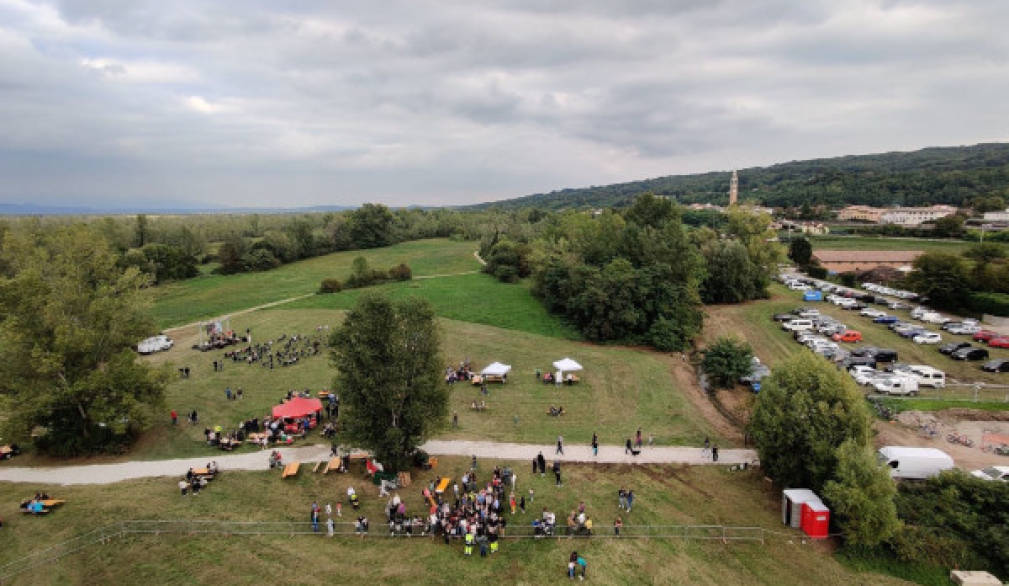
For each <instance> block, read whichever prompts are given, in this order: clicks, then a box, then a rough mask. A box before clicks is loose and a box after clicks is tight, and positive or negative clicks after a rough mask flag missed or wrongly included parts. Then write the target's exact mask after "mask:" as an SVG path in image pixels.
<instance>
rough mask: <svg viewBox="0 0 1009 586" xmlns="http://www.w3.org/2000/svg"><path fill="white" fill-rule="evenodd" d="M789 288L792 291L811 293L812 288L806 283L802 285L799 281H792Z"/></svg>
mask: <svg viewBox="0 0 1009 586" xmlns="http://www.w3.org/2000/svg"><path fill="white" fill-rule="evenodd" d="M788 288H789V289H791V290H792V291H809V289H810V286H809V285H807V284H805V283H800V282H798V281H792V282H791V283H789V284H788Z"/></svg>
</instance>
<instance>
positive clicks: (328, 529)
mask: <svg viewBox="0 0 1009 586" xmlns="http://www.w3.org/2000/svg"><path fill="white" fill-rule="evenodd" d="M327 506H328V505H327ZM326 535H327V536H329V537H332V536H333V518H332V517H330V518H328V519H326Z"/></svg>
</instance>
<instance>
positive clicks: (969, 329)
mask: <svg viewBox="0 0 1009 586" xmlns="http://www.w3.org/2000/svg"><path fill="white" fill-rule="evenodd" d="M946 331H948V332H949V333H951V334H958V335H967V336H971V335H974V334H976V333H978V332H980V331H981V328H980V327H979V326H974V325H969V324H957V325H955V326H950V327H948V328H946Z"/></svg>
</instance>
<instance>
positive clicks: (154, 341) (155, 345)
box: [137, 334, 175, 354]
mask: <svg viewBox="0 0 1009 586" xmlns="http://www.w3.org/2000/svg"><path fill="white" fill-rule="evenodd" d="M174 345H175V342H174V341H173V340H172V339H171V338H169V337H168V336H165V335H163V334H162V335H160V336H154V337H153V338H147V339H146V340H143V341H141V342H140V343H139V344H137V352H138V353H140V354H154V353H155V352H161V351H164V350H170V349H171V348H172V346H174Z"/></svg>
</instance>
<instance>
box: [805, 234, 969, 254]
mask: <svg viewBox="0 0 1009 586" xmlns="http://www.w3.org/2000/svg"><path fill="white" fill-rule="evenodd" d="M807 238H808V239H809V242H810V243H811V244H812V245H813V250H814V251H816V250H921V251H924V252H948V253H950V254H961V253H962V252H963V251H965V250H967V249H968V248H970V247H971V246H972V245H973V244H974V243H973V242H966V241H964V240H942V239H929V238H888V237H884V236H807Z"/></svg>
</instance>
